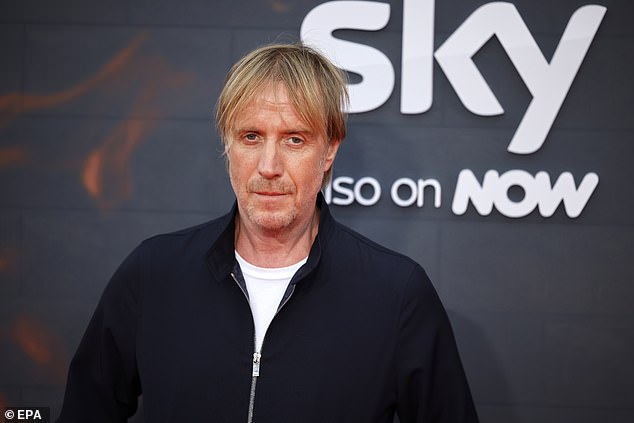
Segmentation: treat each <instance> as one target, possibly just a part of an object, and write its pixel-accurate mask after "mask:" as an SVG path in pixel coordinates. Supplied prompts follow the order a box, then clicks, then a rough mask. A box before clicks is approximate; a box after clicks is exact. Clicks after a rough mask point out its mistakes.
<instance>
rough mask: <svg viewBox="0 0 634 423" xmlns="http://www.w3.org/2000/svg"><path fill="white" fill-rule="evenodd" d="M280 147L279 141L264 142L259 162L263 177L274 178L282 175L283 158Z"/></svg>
mask: <svg viewBox="0 0 634 423" xmlns="http://www.w3.org/2000/svg"><path fill="white" fill-rule="evenodd" d="M278 149H279V146H278V143H276V142H274V141H267V142H264V143H263V146H262V150H261V154H260V160H259V162H258V172H259V173H260V175H261V176H262V177H263V178H266V179H273V178H276V177H278V176H281V175H282V172H283V166H282V158H281V156H280V152H279V151H278Z"/></svg>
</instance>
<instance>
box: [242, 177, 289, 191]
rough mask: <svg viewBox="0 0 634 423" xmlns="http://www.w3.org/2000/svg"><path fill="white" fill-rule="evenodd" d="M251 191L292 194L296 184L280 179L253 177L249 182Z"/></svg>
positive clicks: (248, 185)
mask: <svg viewBox="0 0 634 423" xmlns="http://www.w3.org/2000/svg"><path fill="white" fill-rule="evenodd" d="M247 190H248V191H249V192H276V193H280V194H292V193H294V192H295V186H294V185H293V184H290V183H288V182H284V181H280V180H266V179H253V180H251V181H249V183H248V184H247Z"/></svg>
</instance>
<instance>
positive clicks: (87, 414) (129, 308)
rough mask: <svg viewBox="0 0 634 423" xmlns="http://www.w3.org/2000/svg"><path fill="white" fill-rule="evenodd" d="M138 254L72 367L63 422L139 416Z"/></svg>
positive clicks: (124, 267)
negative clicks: (136, 414) (137, 358)
mask: <svg viewBox="0 0 634 423" xmlns="http://www.w3.org/2000/svg"><path fill="white" fill-rule="evenodd" d="M139 250H140V249H139V248H137V249H136V250H135V251H133V252H132V253H131V254H130V255H129V256H128V257H127V258H126V259H125V260H124V261H123V263H122V264H121V266H120V267H119V268H118V269H117V271H116V272H115V274H114V275H113V277H112V279H111V280H110V282H109V283H108V286H107V287H106V289H105V291H104V293H103V295H102V297H101V299H100V301H99V304H98V305H97V309H96V310H95V312H94V314H93V316H92V319H91V320H90V323H89V324H88V328H87V329H86V332H85V333H84V336H83V338H82V340H81V343H80V345H79V347H78V349H77V352H76V353H75V356H74V357H73V359H72V361H71V363H70V368H69V372H68V379H67V382H66V392H65V395H64V403H63V406H62V412H61V415H60V417H59V418H58V420H57V422H58V423H75V422H77V423H85V422H92V423H106V422H108V423H118V422H126V421H127V419H128V417H129V416H131V415H133V414H134V413H135V412H136V408H137V398H138V396H139V395H140V393H141V386H140V382H139V377H138V371H137V363H136V358H135V356H136V332H137V325H138V322H139V319H140V296H139V289H140V288H139V287H140V271H139V261H140V260H139V256H140V251H139Z"/></svg>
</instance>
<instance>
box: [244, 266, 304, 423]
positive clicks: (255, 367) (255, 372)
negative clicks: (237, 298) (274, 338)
mask: <svg viewBox="0 0 634 423" xmlns="http://www.w3.org/2000/svg"><path fill="white" fill-rule="evenodd" d="M231 277H232V278H233V280H234V282H235V283H236V284H237V285H238V287H239V288H240V291H242V294H244V297H245V298H246V300H247V302H248V303H249V309H250V308H251V307H250V304H251V303H250V301H249V295H248V294H247V293H246V292H245V291H244V289H243V288H242V285H240V282H238V279H237V278H236V275H235V274H234V273H233V272H231ZM294 291H295V286H294V285H293V286H291V292H290V293H289V294H288V296H287V297H286V299H285V300H284V302H283V303H282V304H280V306H279V307H278V308H277V311H276V312H275V314H274V315H273V319H275V316H277V313H279V312H280V310H281V309H282V307H284V306H285V305H286V303H287V302H288V300H289V299H290V298H291V296H292V295H293V292H294ZM251 318H252V319H253V312H251ZM271 322H272V320H271ZM253 330H254V332H253V349H254V350H255V346H256V339H255V321H254V322H253ZM267 332H268V330H267ZM265 340H266V333H265V334H264V337H263V338H262V348H264V341H265ZM262 348H260V351H255V352H254V353H253V360H252V367H251V390H250V393H249V412H248V415H247V423H253V408H254V407H255V388H256V385H257V383H258V377H259V376H260V359H261V358H262Z"/></svg>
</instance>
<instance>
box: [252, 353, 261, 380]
mask: <svg viewBox="0 0 634 423" xmlns="http://www.w3.org/2000/svg"><path fill="white" fill-rule="evenodd" d="M261 356H262V355H261V354H260V353H259V352H257V351H256V352H254V353H253V372H252V373H251V376H253V377H256V376H260V357H261Z"/></svg>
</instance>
